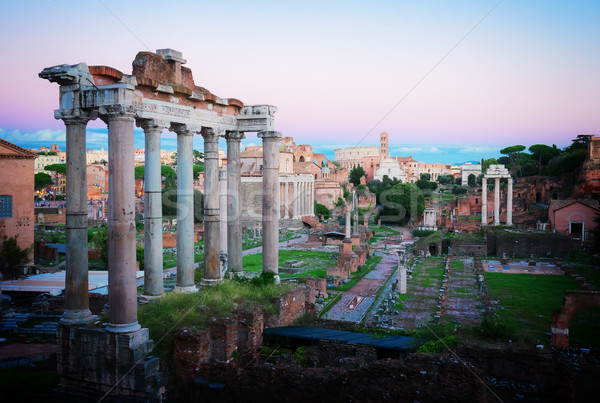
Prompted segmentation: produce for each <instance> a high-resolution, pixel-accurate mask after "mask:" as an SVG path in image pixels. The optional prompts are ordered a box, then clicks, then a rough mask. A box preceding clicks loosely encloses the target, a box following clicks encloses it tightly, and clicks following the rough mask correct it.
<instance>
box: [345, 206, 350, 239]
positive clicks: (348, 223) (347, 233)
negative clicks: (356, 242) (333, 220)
mask: <svg viewBox="0 0 600 403" xmlns="http://www.w3.org/2000/svg"><path fill="white" fill-rule="evenodd" d="M346 239H350V212H349V211H346Z"/></svg>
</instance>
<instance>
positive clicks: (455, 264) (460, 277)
mask: <svg viewBox="0 0 600 403" xmlns="http://www.w3.org/2000/svg"><path fill="white" fill-rule="evenodd" d="M448 281H449V289H448V297H447V298H446V305H445V309H444V323H448V322H451V321H455V322H460V323H462V324H465V325H478V324H480V323H481V316H482V314H483V311H484V308H483V304H482V302H481V299H480V298H479V292H478V290H477V279H476V274H475V267H474V265H473V259H472V258H466V259H457V258H454V259H453V261H452V263H451V267H450V276H449V279H448Z"/></svg>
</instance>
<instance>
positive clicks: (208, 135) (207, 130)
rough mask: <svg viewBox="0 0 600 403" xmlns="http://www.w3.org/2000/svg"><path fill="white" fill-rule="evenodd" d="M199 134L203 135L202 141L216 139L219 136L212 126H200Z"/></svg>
mask: <svg viewBox="0 0 600 403" xmlns="http://www.w3.org/2000/svg"><path fill="white" fill-rule="evenodd" d="M200 135H201V136H202V137H204V141H208V140H215V139H216V140H217V141H218V137H219V134H218V133H217V131H216V130H215V129H214V128H212V127H206V126H202V129H201V130H200Z"/></svg>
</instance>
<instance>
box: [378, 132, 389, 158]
mask: <svg viewBox="0 0 600 403" xmlns="http://www.w3.org/2000/svg"><path fill="white" fill-rule="evenodd" d="M389 138H390V135H389V134H387V132H381V133H379V150H380V151H381V158H389V156H390V148H389Z"/></svg>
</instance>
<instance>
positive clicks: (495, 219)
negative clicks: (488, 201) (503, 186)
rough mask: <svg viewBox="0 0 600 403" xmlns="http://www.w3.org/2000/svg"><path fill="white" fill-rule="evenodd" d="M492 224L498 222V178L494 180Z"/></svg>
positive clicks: (497, 223)
mask: <svg viewBox="0 0 600 403" xmlns="http://www.w3.org/2000/svg"><path fill="white" fill-rule="evenodd" d="M494 182H495V183H494V225H499V224H500V178H495V181H494Z"/></svg>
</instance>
